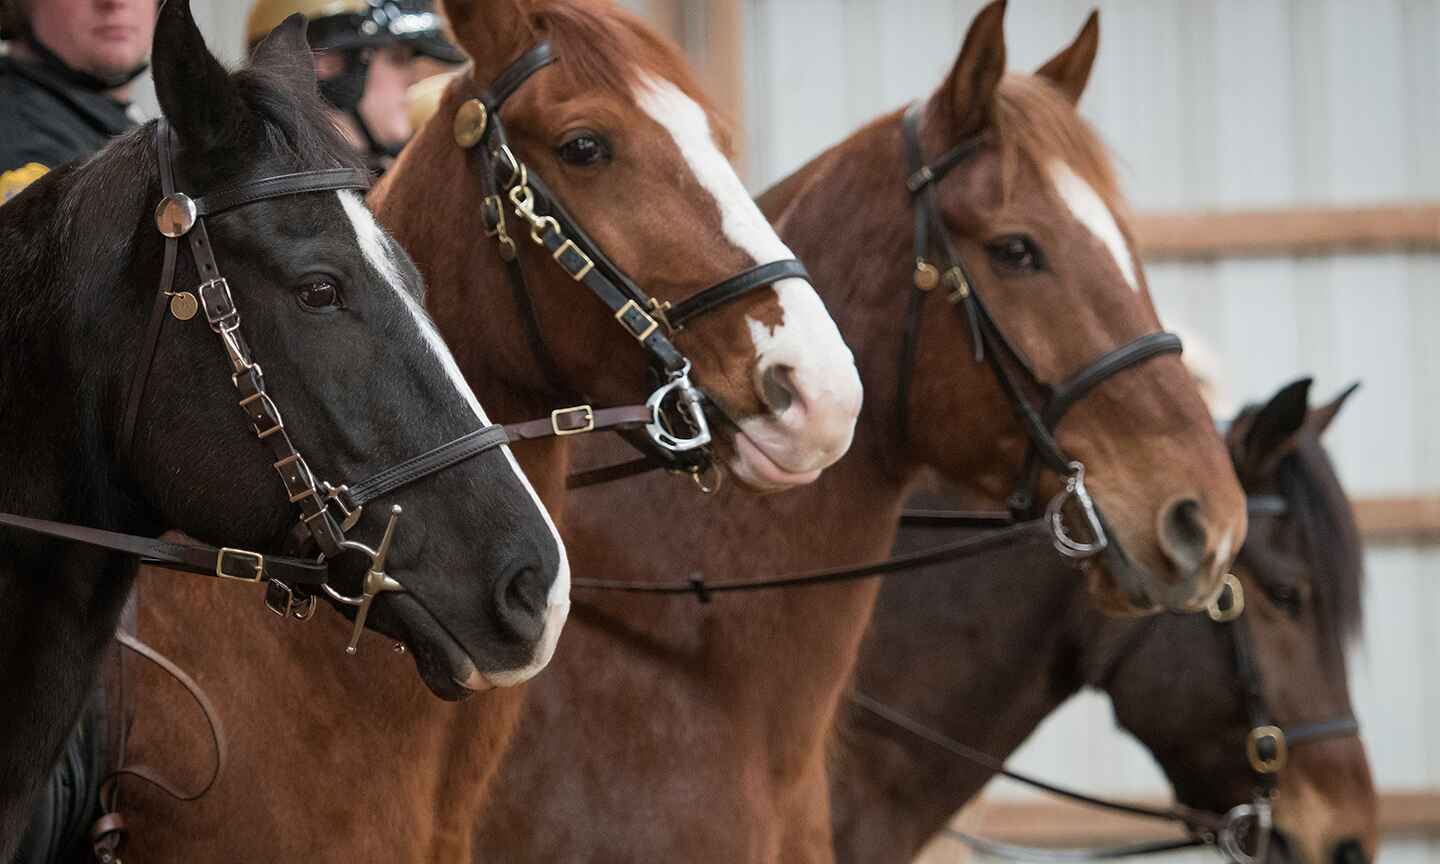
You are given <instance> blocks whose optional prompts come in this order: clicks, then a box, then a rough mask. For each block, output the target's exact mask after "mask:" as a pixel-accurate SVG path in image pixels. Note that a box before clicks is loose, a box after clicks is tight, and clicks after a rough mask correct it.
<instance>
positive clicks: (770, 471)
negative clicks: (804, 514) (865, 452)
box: [726, 430, 822, 493]
mask: <svg viewBox="0 0 1440 864" xmlns="http://www.w3.org/2000/svg"><path fill="white" fill-rule="evenodd" d="M726 467H728V468H729V470H730V475H731V476H732V477H734V478H735V479H736V481H738V482H739V483H740V485H742V486H744V487H745V488H746V489H749V490H750V491H752V492H762V493H763V492H780V491H783V490H785V489H793V488H795V487H796V486H804V485H806V484H809V483H813V482H815V480H816V478H818V477H819V476H820V472H821V470H822V469H819V468H816V469H813V470H810V471H791V470H789V469H787V468H784V467H782V466H781V465H780V464H779V463H777V462H776V461H775V460H774V459H772V458H770V455H769V454H767V453H766V452H765V450H764V449H763V448H762V447H761V446H760V445H759V444H758V443H757V442H756V441H755V439H753V438H751V437H750V436H749V435H747V434H745V433H744V432H742V431H739V430H736V432H735V437H734V455H733V456H732V457H731V459H730V460H729V461H728V462H727V463H726Z"/></svg>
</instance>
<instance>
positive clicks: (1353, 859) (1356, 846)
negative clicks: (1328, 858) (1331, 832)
mask: <svg viewBox="0 0 1440 864" xmlns="http://www.w3.org/2000/svg"><path fill="white" fill-rule="evenodd" d="M1332 861H1333V864H1369V861H1370V858H1369V856H1367V855H1366V854H1365V847H1364V846H1361V845H1360V841H1359V840H1356V839H1354V838H1353V837H1352V838H1349V839H1346V840H1341V841H1340V842H1339V843H1337V844H1335V854H1334V857H1333V859H1332Z"/></svg>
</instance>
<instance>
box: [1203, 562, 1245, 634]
mask: <svg viewBox="0 0 1440 864" xmlns="http://www.w3.org/2000/svg"><path fill="white" fill-rule="evenodd" d="M1220 584H1221V588H1220V593H1219V594H1217V595H1215V599H1214V600H1212V601H1211V602H1210V605H1208V606H1206V607H1205V614H1206V615H1209V616H1210V620H1211V621H1214V622H1215V623H1217V624H1224V623H1226V622H1229V621H1234V620H1235V619H1236V618H1239V617H1240V613H1241V612H1244V611H1245V589H1244V588H1242V587H1241V586H1240V580H1239V579H1237V578H1235V574H1234V573H1226V574H1225V579H1224V580H1223V581H1222V582H1221V583H1220ZM1227 596H1228V597H1229V598H1230V603H1229V604H1228V605H1221V601H1222V600H1224V598H1225V597H1227Z"/></svg>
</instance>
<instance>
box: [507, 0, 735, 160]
mask: <svg viewBox="0 0 1440 864" xmlns="http://www.w3.org/2000/svg"><path fill="white" fill-rule="evenodd" d="M528 17H529V20H528V21H527V26H528V28H529V30H530V33H531V35H532V36H533V37H534V38H535V39H541V38H544V39H549V40H550V44H551V45H552V46H553V47H554V48H555V56H556V57H559V58H560V62H559V63H556V64H555V66H554V68H555V69H556V70H557V72H558V74H560V75H562V76H564V81H565V84H566V86H567V88H569V89H571V90H574V91H581V92H584V91H590V90H599V91H601V92H606V93H610V94H612V95H615V96H617V97H619V98H622V99H632V98H634V97H633V94H634V90H635V87H636V86H637V85H639V84H641V83H642V80H643V79H644V78H645V77H647V76H653V77H656V78H661V79H664V80H666V81H669V82H670V83H671V84H674V85H675V86H676V87H678V88H680V90H681V91H682V92H683V93H684V94H685V95H686V96H689V97H690V98H691V99H693V100H695V102H696V103H697V104H699V105H700V107H701V108H702V109H703V110H704V111H705V114H706V115H707V116H708V117H709V118H710V126H711V132H712V134H714V135H715V137H716V141H717V142H718V143H719V144H720V146H721V149H722V150H723V151H725V152H726V153H729V152H730V137H731V132H732V130H731V124H730V122H729V121H728V120H726V119H725V118H723V117H721V116H720V114H719V112H718V111H717V110H716V108H715V105H714V103H713V102H712V101H711V100H710V99H709V98H708V97H707V96H706V95H705V93H704V92H703V91H702V90H701V89H700V86H699V84H698V83H697V82H696V80H695V76H694V74H693V73H692V72H691V71H690V66H689V64H688V63H687V62H686V60H685V56H684V54H683V53H682V52H681V51H680V49H679V47H677V46H676V45H675V43H674V42H672V41H670V40H669V39H667V38H665V37H664V36H662V35H660V34H659V33H657V32H656V31H655V30H654V29H653V28H652V27H651V26H650V25H649V24H647V23H645V22H644V21H642V20H641V19H640V18H638V17H636V16H635V15H633V14H631V13H630V12H628V11H626V10H625V9H622V8H620V7H619V6H618V5H616V4H615V3H613V2H608V0H540V2H536V3H534V4H533V6H532V7H531V9H530V15H529V16H528Z"/></svg>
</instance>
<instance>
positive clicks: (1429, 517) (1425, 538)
mask: <svg viewBox="0 0 1440 864" xmlns="http://www.w3.org/2000/svg"><path fill="white" fill-rule="evenodd" d="M1354 505H1355V518H1356V520H1357V521H1358V522H1359V523H1360V534H1361V536H1362V537H1364V538H1365V540H1366V542H1370V543H1425V544H1440V496H1435V495H1416V496H1413V497H1394V498H1359V499H1356V500H1355V501H1354Z"/></svg>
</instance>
